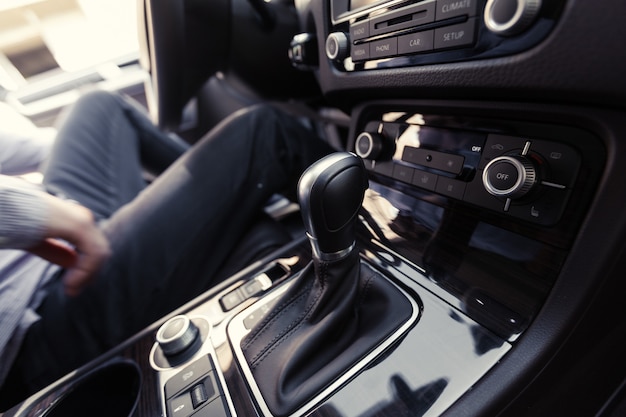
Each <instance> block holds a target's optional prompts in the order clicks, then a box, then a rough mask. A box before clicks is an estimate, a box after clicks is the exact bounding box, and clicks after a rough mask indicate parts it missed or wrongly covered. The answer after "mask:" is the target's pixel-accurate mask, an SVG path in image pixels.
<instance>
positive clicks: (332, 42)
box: [326, 32, 349, 61]
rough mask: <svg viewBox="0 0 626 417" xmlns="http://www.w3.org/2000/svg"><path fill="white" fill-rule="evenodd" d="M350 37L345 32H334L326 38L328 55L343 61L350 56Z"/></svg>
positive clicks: (330, 57)
mask: <svg viewBox="0 0 626 417" xmlns="http://www.w3.org/2000/svg"><path fill="white" fill-rule="evenodd" d="M348 47H349V45H348V37H347V36H346V34H345V33H343V32H333V33H331V34H329V35H328V37H327V38H326V56H327V57H328V58H329V59H333V60H337V61H341V60H343V59H345V58H346V57H347V56H348Z"/></svg>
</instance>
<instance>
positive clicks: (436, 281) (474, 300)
mask: <svg viewBox="0 0 626 417" xmlns="http://www.w3.org/2000/svg"><path fill="white" fill-rule="evenodd" d="M136 6H137V9H136V10H137V15H136V19H137V26H138V36H137V42H138V45H139V54H138V56H137V57H132V58H129V57H128V56H126V55H122V58H118V59H117V68H118V70H119V71H116V72H115V73H116V74H118V75H120V74H122V75H123V76H124V77H122V78H118V79H117V81H118V82H117V84H115V85H114V86H112V82H108V81H107V80H104V79H101V78H97V79H96V80H95V82H96V83H98V84H99V86H100V88H107V89H111V90H115V91H118V92H121V93H123V94H127V95H129V96H132V97H133V98H135V99H137V100H138V101H140V102H141V103H142V104H145V105H146V108H147V110H148V111H149V114H150V115H151V117H152V118H153V120H154V122H155V123H156V124H158V125H159V126H160V127H161V128H162V129H164V130H166V131H169V132H171V133H172V134H176V135H179V136H180V137H182V138H183V139H185V140H187V141H189V142H190V143H193V142H194V141H196V140H198V138H200V137H201V136H202V134H203V133H205V132H207V131H208V130H210V129H211V128H212V127H214V126H215V125H217V124H218V123H219V122H220V121H222V120H223V119H224V118H225V117H227V116H228V115H230V114H232V113H234V112H236V111H237V110H239V109H242V108H245V107H247V106H251V105H255V104H270V105H273V106H278V107H280V108H282V109H283V110H285V111H287V112H289V113H291V114H292V115H293V116H294V117H297V118H299V119H301V120H302V122H303V123H305V124H307V126H309V127H310V128H311V129H313V130H314V131H315V132H316V133H317V134H318V136H319V137H320V139H321V140H325V141H327V142H328V143H329V144H331V146H333V147H334V148H335V149H336V151H337V152H336V153H333V154H332V155H330V156H329V157H326V158H324V159H322V160H320V161H319V162H317V163H315V164H313V165H312V166H311V167H309V169H307V171H305V173H304V174H303V176H302V177H301V180H300V183H299V188H298V190H297V198H296V201H292V200H290V199H288V198H286V197H285V196H282V195H276V196H274V198H272V200H271V201H269V202H268V204H267V206H266V207H265V210H264V213H263V215H262V216H260V217H259V219H258V221H257V222H256V223H255V225H254V226H253V227H251V228H250V230H249V232H248V233H247V235H246V236H245V237H244V239H242V241H241V242H240V244H239V246H238V247H237V248H236V249H235V250H234V251H233V253H232V255H231V256H230V258H229V262H228V264H227V265H226V266H225V267H224V268H223V270H222V271H221V272H220V279H221V280H220V283H219V284H217V285H216V286H215V287H213V288H211V289H210V290H209V291H207V292H206V293H204V294H200V295H199V296H198V297H196V298H195V299H193V300H191V301H190V302H189V303H187V304H185V305H182V306H180V307H179V308H178V309H176V310H175V311H172V312H171V313H170V314H168V315H167V316H165V317H163V318H162V319H161V320H159V321H157V322H155V323H153V324H152V325H151V326H149V327H148V328H146V329H143V330H142V331H140V332H139V333H137V334H136V335H135V336H133V337H132V338H130V339H129V340H127V341H126V342H124V343H123V344H121V345H119V346H117V347H116V348H114V349H113V350H111V351H109V352H107V353H106V354H104V355H102V356H101V357H98V358H97V359H95V360H94V361H92V362H90V363H88V364H86V365H85V366H83V367H81V368H80V369H77V370H75V371H74V372H72V373H70V374H68V375H67V376H65V377H63V378H62V379H60V380H59V381H57V382H55V383H53V384H52V385H50V386H49V387H47V388H45V389H44V390H42V391H41V392H38V393H36V394H35V395H33V396H32V397H30V398H28V399H27V400H25V401H24V402H22V403H20V404H18V405H17V406H15V407H14V408H12V409H10V410H8V411H6V412H5V413H4V414H0V416H3V417H9V416H11V417H13V416H20V417H22V416H24V417H26V416H46V417H53V416H78V415H80V416H85V415H91V416H109V417H118V416H137V417H156V416H167V417H190V416H196V417H200V416H207V417H209V416H211V417H213V416H214V417H221V416H224V417H236V416H239V417H244V416H245V417H248V416H259V417H286V416H294V417H299V416H318V417H374V416H376V417H383V416H388V417H391V416H394V417H397V416H412V417H418V416H445V417H469V416H472V417H473V416H476V417H478V416H489V417H490V416H503V417H504V416H592V417H619V416H626V360H625V359H624V354H625V353H626V303H624V301H623V300H622V296H623V295H624V294H625V293H626V291H625V290H626V282H625V280H626V274H625V273H624V270H626V215H625V213H626V186H625V182H624V179H623V175H622V173H621V171H620V169H621V168H620V166H621V164H622V163H625V162H626V161H625V158H626V79H625V75H626V48H625V47H624V44H625V42H626V25H625V24H624V16H626V3H625V2H623V1H618V0H605V1H602V2H591V1H585V0H138V1H137V4H136ZM101 73H102V71H100V72H99V73H98V74H101ZM141 74H143V75H141ZM81 77H82V78H81ZM93 77H94V73H93V72H82V73H80V77H79V79H80V80H87V79H88V80H91V81H92V82H93V79H92V78H93ZM99 77H100V75H99ZM120 79H121V80H122V81H121V82H120ZM104 84H106V86H105V85H104ZM63 85H70V86H71V88H72V89H74V88H75V87H76V85H77V84H76V79H74V80H73V81H72V82H71V83H69V84H68V83H65V84H63ZM38 91H39V93H41V89H40V90H38ZM39 93H38V94H39ZM20 94H21V95H20ZM20 94H17V93H13V94H8V95H6V97H7V98H8V99H10V100H8V101H9V102H10V101H11V100H13V102H16V101H17V102H20V103H21V105H22V107H21V108H22V109H25V108H26V105H27V104H28V103H34V102H35V95H36V94H35V93H33V92H32V91H28V89H23V90H22V93H20ZM64 94H65V93H64ZM29 100H30V101H29ZM30 108H31V109H32V107H30ZM52 112H53V111H52V110H49V111H48V110H47V111H45V112H44V111H42V112H40V113H38V114H39V115H40V117H39V119H38V120H36V121H37V122H38V123H40V124H41V123H43V120H44V119H45V118H46V117H51V116H49V115H50V114H52ZM33 114H34V113H30V114H27V116H30V119H31V120H32V119H34V117H32V115H33ZM55 114H56V113H55ZM320 260H321V261H329V263H331V264H332V265H333V266H331V267H329V268H328V270H327V271H326V270H325V271H320V269H318V268H317V262H318V261H320ZM312 299H316V302H318V301H319V300H321V301H319V303H318V304H315V303H313V304H312V303H311V302H310V300H312ZM312 306H313V307H312ZM302 317H306V318H307V320H305V321H303V322H302V323H301V324H297V323H298V322H299V320H300V319H301V318H302Z"/></svg>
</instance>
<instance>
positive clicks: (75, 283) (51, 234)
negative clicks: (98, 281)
mask: <svg viewBox="0 0 626 417" xmlns="http://www.w3.org/2000/svg"><path fill="white" fill-rule="evenodd" d="M44 198H45V199H46V202H47V204H48V213H49V214H48V216H49V217H48V221H47V224H46V234H45V239H44V240H43V241H42V242H41V243H39V244H38V245H36V246H35V247H32V248H30V249H29V251H30V252H31V253H33V254H35V255H38V256H41V257H42V258H44V259H46V260H48V261H50V262H52V263H55V264H57V265H61V266H62V267H64V268H66V269H67V271H66V272H65V275H64V276H63V284H64V286H65V292H66V294H67V295H69V296H75V295H77V294H79V293H80V292H81V291H82V289H83V288H84V287H85V286H86V285H87V284H89V283H90V282H91V281H92V280H93V278H94V276H95V274H96V272H97V271H98V270H99V269H100V267H101V266H102V264H103V263H104V261H105V260H106V259H107V258H108V257H109V255H110V253H111V250H110V247H109V242H108V240H107V239H106V237H105V236H104V234H103V233H102V231H101V230H100V229H99V228H98V227H97V226H96V224H95V222H94V217H93V214H92V213H91V211H90V210H89V209H87V208H85V207H83V206H81V205H78V204H75V203H72V202H69V201H65V200H62V199H60V198H57V197H54V196H51V195H48V194H46V195H45V197H44ZM64 241H66V242H68V243H70V244H71V245H73V247H70V246H68V245H67V244H65V243H64Z"/></svg>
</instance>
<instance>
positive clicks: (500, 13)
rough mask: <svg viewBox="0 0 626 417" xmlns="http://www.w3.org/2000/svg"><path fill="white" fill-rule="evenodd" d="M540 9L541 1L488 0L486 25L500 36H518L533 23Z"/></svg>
mask: <svg viewBox="0 0 626 417" xmlns="http://www.w3.org/2000/svg"><path fill="white" fill-rule="evenodd" d="M540 8H541V0H488V1H487V5H486V6H485V25H486V26H487V28H488V29H489V30H490V31H492V32H493V33H496V34H498V35H503V36H510V35H516V34H518V33H521V32H523V31H524V30H526V29H527V28H528V27H529V26H530V25H531V24H532V23H533V21H534V20H535V19H536V18H537V16H538V15H539V9H540Z"/></svg>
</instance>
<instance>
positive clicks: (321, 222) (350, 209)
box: [298, 152, 367, 261]
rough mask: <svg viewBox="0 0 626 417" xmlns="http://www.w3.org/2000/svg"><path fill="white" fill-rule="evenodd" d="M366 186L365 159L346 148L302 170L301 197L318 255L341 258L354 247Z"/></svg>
mask: <svg viewBox="0 0 626 417" xmlns="http://www.w3.org/2000/svg"><path fill="white" fill-rule="evenodd" d="M366 189H367V175H366V171H365V167H364V166H363V162H362V161H361V159H360V158H359V157H357V156H356V155H354V154H351V153H347V152H345V153H334V154H331V155H328V156H327V157H325V158H323V159H321V160H320V161H318V162H317V163H316V164H314V165H312V166H311V167H310V168H309V169H307V170H306V171H305V172H304V173H303V174H302V176H301V177H300V181H299V183H298V199H299V201H300V210H301V212H302V219H303V220H304V226H305V228H306V230H307V236H308V238H309V240H310V242H311V246H312V248H313V255H314V256H315V257H316V258H317V259H319V260H322V261H334V260H339V259H342V258H345V257H346V256H347V255H348V254H349V253H350V252H351V251H352V250H353V248H354V222H355V220H356V216H357V214H358V211H359V209H360V208H361V204H362V203H363V194H364V192H365V190H366Z"/></svg>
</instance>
